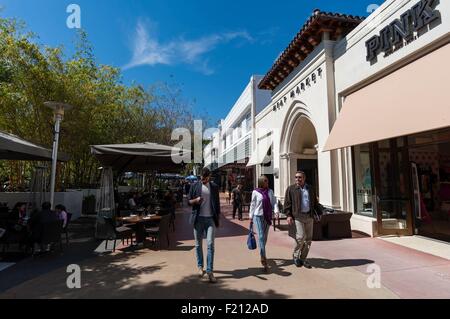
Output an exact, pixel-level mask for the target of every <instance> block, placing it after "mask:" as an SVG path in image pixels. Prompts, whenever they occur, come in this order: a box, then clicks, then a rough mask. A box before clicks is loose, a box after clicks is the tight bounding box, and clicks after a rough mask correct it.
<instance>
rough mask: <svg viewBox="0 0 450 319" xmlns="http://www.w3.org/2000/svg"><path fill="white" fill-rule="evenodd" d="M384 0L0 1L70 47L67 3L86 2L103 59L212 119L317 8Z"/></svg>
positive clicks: (342, 9) (84, 22) (47, 37)
mask: <svg viewBox="0 0 450 319" xmlns="http://www.w3.org/2000/svg"><path fill="white" fill-rule="evenodd" d="M382 2H383V0H356V1H355V0H340V1H336V0H296V1H288V0H283V1H267V0H259V1H253V0H252V1H250V0H249V1H244V0H241V1H233V0H227V1H225V0H209V1H207V0H184V1H181V0H95V1H93V0H70V1H66V0H0V6H1V7H2V8H3V9H2V10H1V11H0V15H1V16H2V17H15V18H19V19H21V20H23V21H24V22H25V23H26V24H27V27H28V29H29V30H31V31H33V32H35V33H36V34H37V35H38V36H39V41H40V43H42V44H46V45H51V46H56V45H63V46H64V48H65V49H66V52H68V53H70V52H71V51H72V50H73V40H74V37H75V31H74V29H69V28H68V27H67V25H66V20H67V17H68V16H69V15H70V13H67V12H66V8H67V6H68V5H70V4H77V5H79V6H80V8H81V27H82V28H83V29H84V30H86V31H87V33H88V36H89V40H90V41H91V42H92V44H93V46H94V53H95V56H96V58H97V60H98V62H99V63H102V64H110V65H114V66H116V67H121V68H122V70H123V81H124V82H125V83H132V82H136V83H139V84H142V85H144V86H146V85H151V84H153V83H155V82H163V81H164V82H169V83H176V84H178V85H180V86H181V88H182V90H183V95H184V97H185V98H186V99H188V100H190V101H192V102H193V104H194V111H195V112H197V113H204V112H207V113H208V114H209V116H210V117H211V118H212V119H213V120H214V121H215V120H218V119H220V118H223V117H225V116H226V114H227V113H228V111H229V109H230V108H231V107H232V105H233V104H234V102H235V101H236V100H237V98H238V97H239V95H240V93H241V92H242V90H243V89H244V88H245V86H246V84H247V83H248V81H249V79H250V76H251V75H252V74H262V75H263V74H265V73H266V72H267V71H268V70H269V69H270V67H271V66H272V63H273V62H274V60H275V59H276V58H277V56H278V55H279V53H280V52H281V51H283V50H284V49H285V47H286V46H287V45H288V44H289V42H290V41H291V39H292V38H293V37H294V35H295V34H296V33H297V32H298V30H299V29H300V27H301V26H302V25H303V23H304V22H305V20H306V19H307V18H308V17H309V15H310V14H311V13H312V12H313V10H314V9H315V8H319V9H321V10H324V11H332V12H339V13H346V14H353V15H362V16H367V15H368V13H367V10H368V6H370V5H372V4H375V5H379V4H381V3H382Z"/></svg>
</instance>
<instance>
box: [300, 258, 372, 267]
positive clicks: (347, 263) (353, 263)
mask: <svg viewBox="0 0 450 319" xmlns="http://www.w3.org/2000/svg"><path fill="white" fill-rule="evenodd" d="M308 261H309V263H310V264H311V266H313V267H314V268H322V269H333V268H344V267H357V266H364V265H368V264H373V263H374V262H375V261H373V260H369V259H340V260H330V259H324V258H308Z"/></svg>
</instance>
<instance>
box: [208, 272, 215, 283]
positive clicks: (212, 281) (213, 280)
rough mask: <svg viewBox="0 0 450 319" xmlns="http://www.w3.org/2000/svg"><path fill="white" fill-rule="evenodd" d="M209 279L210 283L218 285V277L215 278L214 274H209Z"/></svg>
mask: <svg viewBox="0 0 450 319" xmlns="http://www.w3.org/2000/svg"><path fill="white" fill-rule="evenodd" d="M208 279H209V282H210V283H212V284H215V283H217V279H216V277H214V274H213V273H212V272H210V273H208Z"/></svg>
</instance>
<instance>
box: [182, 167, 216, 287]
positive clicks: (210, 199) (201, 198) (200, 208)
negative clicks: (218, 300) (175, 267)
mask: <svg viewBox="0 0 450 319" xmlns="http://www.w3.org/2000/svg"><path fill="white" fill-rule="evenodd" d="M210 178H211V171H210V170H209V169H208V168H204V169H203V170H202V178H201V181H199V182H197V183H195V184H194V185H193V186H192V187H191V190H190V192H189V205H191V206H192V214H191V218H190V222H191V224H192V225H194V238H195V252H196V256H197V267H198V273H199V276H200V278H202V277H203V276H204V275H205V271H204V270H203V248H202V244H203V237H204V235H205V233H206V241H207V244H208V255H207V265H206V274H207V275H208V279H209V281H210V282H211V283H215V282H217V280H216V278H215V277H214V273H213V265H214V238H215V233H216V227H219V218H220V199H219V186H217V185H216V184H214V183H213V182H210Z"/></svg>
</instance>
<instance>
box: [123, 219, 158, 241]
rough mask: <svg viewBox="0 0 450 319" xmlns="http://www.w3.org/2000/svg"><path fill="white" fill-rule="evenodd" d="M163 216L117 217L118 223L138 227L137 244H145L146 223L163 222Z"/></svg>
mask: <svg viewBox="0 0 450 319" xmlns="http://www.w3.org/2000/svg"><path fill="white" fill-rule="evenodd" d="M161 218H162V217H161V216H158V215H150V216H129V217H117V221H120V222H122V223H124V224H133V225H136V242H137V243H143V242H144V241H145V223H149V222H159V221H161Z"/></svg>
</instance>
